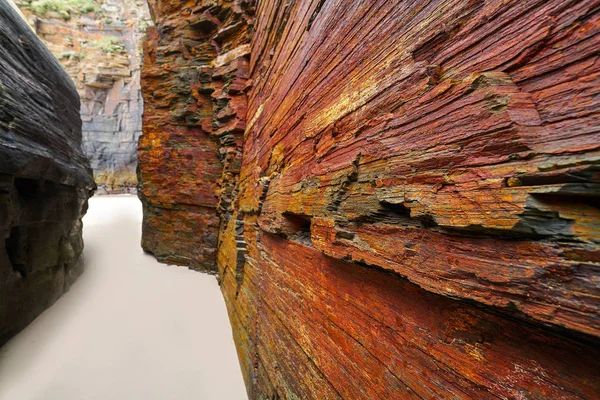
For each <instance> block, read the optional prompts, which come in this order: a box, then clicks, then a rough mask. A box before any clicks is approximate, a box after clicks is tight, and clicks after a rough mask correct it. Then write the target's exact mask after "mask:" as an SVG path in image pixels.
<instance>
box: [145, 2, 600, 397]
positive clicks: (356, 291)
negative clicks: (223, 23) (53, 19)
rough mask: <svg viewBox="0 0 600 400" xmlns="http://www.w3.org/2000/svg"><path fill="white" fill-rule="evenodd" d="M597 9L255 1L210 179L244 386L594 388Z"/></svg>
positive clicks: (252, 390)
mask: <svg viewBox="0 0 600 400" xmlns="http://www.w3.org/2000/svg"><path fill="white" fill-rule="evenodd" d="M208 3H211V4H214V3H220V2H207V4H208ZM234 4H236V5H238V3H237V2H234ZM239 5H246V2H240V3H239ZM206 7H207V8H206V10H213V9H214V8H211V7H209V6H208V5H207V6H206ZM212 7H217V6H214V5H213V6H212ZM221 7H222V6H221ZM597 7H598V4H596V3H595V2H593V1H570V2H564V1H536V2H518V1H511V2H505V1H496V0H491V1H486V2H475V1H447V2H440V1H435V2H429V3H423V2H415V3H407V2H390V1H383V0H382V1H372V0H369V1H358V0H357V1H342V0H330V1H317V0H313V1H302V2H295V1H292V2H289V1H281V0H261V1H259V2H258V3H257V4H256V15H255V23H254V29H253V30H252V34H251V38H250V43H251V47H250V50H249V51H250V63H249V66H248V77H249V78H250V79H249V81H248V82H246V91H247V93H248V96H247V113H246V119H245V120H244V119H243V118H241V117H240V115H241V112H240V113H236V114H235V117H233V119H231V121H235V124H236V125H237V126H238V127H239V129H243V124H245V134H244V143H243V157H242V164H241V170H240V172H239V178H238V177H236V172H237V170H236V169H232V172H231V173H230V174H229V175H228V176H229V177H230V179H229V180H228V181H227V182H228V183H227V185H225V186H222V187H227V188H228V189H227V190H223V189H221V191H220V192H219V191H218V189H217V191H215V193H218V194H217V195H218V196H219V201H220V202H221V204H232V205H233V206H232V207H221V208H220V212H221V214H220V217H221V222H220V224H221V230H220V233H219V241H218V244H217V252H218V254H217V263H218V267H219V278H220V280H221V285H222V289H223V293H224V296H225V299H226V302H227V305H228V309H229V314H230V318H231V321H232V325H233V329H234V333H235V339H236V344H237V346H238V352H239V355H240V362H241V365H242V370H243V372H244V375H245V378H246V383H247V385H248V392H249V394H250V397H251V398H302V399H310V398H314V399H335V398H345V399H362V398H364V399H379V398H381V399H406V398H461V399H471V398H532V399H534V398H563V399H571V398H596V397H598V396H600V376H599V375H600V374H599V372H598V371H600V342H599V340H598V336H599V335H600V317H599V315H600V314H599V311H600V302H599V301H598V298H599V295H600V289H599V283H598V262H599V260H600V259H599V254H600V252H599V247H598V242H599V238H600V235H599V232H598V229H599V227H600V215H599V211H598V196H599V193H600V192H599V190H598V188H599V186H598V181H599V177H598V172H597V171H598V156H599V153H598V148H599V147H600V134H599V132H598V129H597V126H599V121H598V110H599V105H598V104H599V103H598V93H599V89H598V88H599V87H600V85H599V83H600V79H599V72H600V65H599V64H598V62H597V49H598V47H599V46H600V39H598V38H600V35H598V34H599V33H600V23H599V22H600V21H599V19H600V14H598V12H597ZM182 8H183V9H184V10H182ZM220 10H221V11H222V10H223V8H221V9H220ZM172 12H173V13H179V15H180V16H181V15H190V13H188V12H187V11H186V10H185V7H181V6H179V5H173V8H172ZM191 14H193V15H197V14H198V13H191ZM249 14H251V12H249V11H248V9H246V11H245V12H244V14H243V15H246V16H247V15H249ZM203 15H206V14H203ZM210 15H213V16H217V15H218V18H222V15H231V14H227V12H223V13H219V14H217V13H212V11H211V14H210ZM237 15H242V14H237ZM194 18H195V17H194ZM234 20H235V19H234ZM242 20H243V19H242ZM244 21H247V20H244ZM192 24H193V23H192ZM215 24H216V23H215ZM217 25H218V24H217ZM231 25H232V26H235V22H233V23H231ZM174 31H175V32H177V30H176V29H175V30H174ZM243 35H246V32H243V33H242V34H240V35H239V36H235V37H236V39H234V40H233V42H234V43H235V44H236V45H240V44H241V43H243V42H244V39H243ZM246 40H248V39H246ZM170 43H172V47H175V46H176V43H180V42H175V41H171V42H170ZM229 51H230V50H229ZM244 54H245V52H244ZM207 57H208V58H209V59H212V60H213V61H212V62H214V60H216V59H219V58H218V55H217V56H214V55H212V56H207ZM211 57H213V58H211ZM214 57H216V58H214ZM246 59H247V58H246V56H244V57H242V58H238V60H240V62H244V63H245V61H246ZM244 77H245V76H244ZM225 86H227V85H225ZM241 87H242V85H241V84H240V89H239V90H240V91H243V90H244V89H241ZM165 88H166V86H165ZM171 92H172V91H171ZM214 93H218V92H213V95H212V97H213V98H214V97H215V94H214ZM165 96H168V94H165ZM240 97H243V96H242V95H241V94H240ZM229 102H230V103H233V100H229ZM238 102H239V103H240V104H241V103H243V102H244V100H243V99H237V98H236V103H238ZM194 105H195V104H194ZM240 109H241V108H240ZM215 115H216V114H215V113H212V114H211V115H210V116H208V117H205V118H199V119H198V120H197V122H196V126H200V125H203V124H205V123H208V121H209V120H211V121H214V120H215ZM221 115H224V114H221ZM236 138H237V139H238V140H239V137H238V136H236ZM184 140H186V141H187V140H190V138H189V137H188V136H186V137H185V139H184ZM236 143H239V141H236ZM157 147H158V148H160V146H157ZM231 154H236V153H235V152H232V153H231ZM235 157H238V156H237V155H236V156H235ZM198 160H200V163H197V164H196V168H199V167H198V166H197V165H198V164H202V165H203V167H202V168H205V165H207V164H206V163H203V162H202V161H201V160H202V159H200V158H199V159H198ZM229 165H231V164H229ZM186 171H187V170H186ZM186 171H182V172H181V173H182V174H185V173H187V172H186ZM223 176H225V175H223ZM149 178H151V179H156V178H155V177H154V175H152V174H150V175H149ZM165 179H169V178H166V177H165ZM170 179H178V178H177V176H175V177H171V178H170ZM196 182H200V183H201V184H202V185H205V187H208V185H209V182H208V181H205V180H203V179H198V178H196ZM213 182H216V181H213ZM236 182H239V184H237V185H236V184H235V183H236ZM172 190H173V192H174V194H173V195H172V198H170V199H167V198H166V197H165V200H163V201H164V202H165V203H168V204H175V203H176V201H174V199H177V197H176V196H177V195H176V194H175V193H177V192H178V190H177V189H176V188H172ZM181 221H183V219H182V220H181ZM181 223H183V222H180V224H181ZM185 223H188V222H185ZM173 226H179V225H177V223H174V224H173ZM209 231H210V232H214V230H206V231H205V230H203V231H202V232H209ZM206 234H208V233H206ZM196 243H197V246H199V247H202V242H201V241H197V242H196Z"/></svg>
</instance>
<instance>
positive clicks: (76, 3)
mask: <svg viewBox="0 0 600 400" xmlns="http://www.w3.org/2000/svg"><path fill="white" fill-rule="evenodd" d="M29 8H30V9H31V11H33V12H34V13H35V14H38V15H45V14H47V13H49V12H56V13H59V14H60V15H61V16H62V17H63V18H64V19H69V18H71V15H72V14H86V13H91V12H94V13H97V12H100V11H101V9H100V6H99V5H98V4H97V3H96V2H95V1H94V0H33V1H32V2H31V3H30V4H29Z"/></svg>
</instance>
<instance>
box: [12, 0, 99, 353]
mask: <svg viewBox="0 0 600 400" xmlns="http://www.w3.org/2000/svg"><path fill="white" fill-rule="evenodd" d="M0 54H2V61H1V62H0V232H1V234H2V238H3V239H2V241H0V345H1V344H3V343H4V342H6V340H8V339H9V338H10V337H11V336H12V335H14V334H15V333H17V332H18V331H19V330H21V329H22V328H24V327H25V326H26V325H27V324H29V322H31V321H32V320H33V319H34V318H35V317H36V316H37V315H38V314H39V313H41V312H42V311H43V310H44V309H45V308H47V307H49V306H50V305H51V304H52V303H53V302H54V301H56V300H57V299H58V297H60V296H61V295H62V294H63V293H64V292H65V291H66V290H68V288H69V285H70V284H71V283H72V282H73V280H74V279H75V278H76V277H77V276H78V275H79V274H80V273H81V270H82V269H81V268H82V267H81V264H80V255H81V251H82V249H83V240H82V237H81V229H82V225H81V217H82V216H83V214H85V212H86V210H87V199H88V197H89V196H90V195H91V193H92V190H93V189H94V182H93V180H92V172H91V169H90V167H89V162H88V160H87V159H86V158H85V156H84V154H83V152H82V150H81V119H80V117H79V98H78V96H77V92H76V90H75V88H74V86H73V84H72V82H71V81H70V79H69V77H68V75H67V74H66V73H65V72H64V70H63V69H62V68H61V66H60V64H59V63H58V61H56V59H55V58H54V57H53V56H52V54H51V53H50V52H49V51H48V49H47V48H46V47H45V46H44V45H43V44H42V42H41V41H40V40H39V39H38V38H37V37H36V36H35V33H34V32H33V31H32V30H31V29H30V28H29V27H28V26H27V24H26V23H25V21H24V20H22V19H21V17H20V16H19V15H18V13H17V10H16V8H13V7H12V6H11V4H10V3H8V2H7V1H5V0H2V1H0Z"/></svg>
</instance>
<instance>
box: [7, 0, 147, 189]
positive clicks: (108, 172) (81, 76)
mask: <svg viewBox="0 0 600 400" xmlns="http://www.w3.org/2000/svg"><path fill="white" fill-rule="evenodd" d="M39 3H40V2H39V1H36V0H19V1H18V5H19V7H20V8H21V10H22V11H23V13H24V14H25V15H26V16H27V19H28V21H29V23H30V25H31V26H32V27H33V28H34V29H35V31H36V33H37V34H38V36H39V37H40V38H42V40H43V42H44V43H45V44H46V45H47V46H48V48H49V49H50V50H51V51H52V53H53V54H54V55H55V56H56V57H57V58H58V59H59V61H60V62H61V64H62V65H63V67H64V68H65V69H66V70H67V72H68V73H69V75H70V76H71V78H72V79H73V82H74V83H75V86H76V87H77V91H78V93H79V95H80V97H81V118H82V122H83V149H84V151H85V154H86V155H87V156H88V158H89V159H90V162H91V166H92V168H93V170H94V179H95V181H96V183H97V184H98V192H99V193H100V194H102V193H123V192H135V191H136V185H137V177H136V168H137V155H136V153H137V141H138V138H139V136H140V135H141V131H142V112H143V101H142V95H141V87H140V72H141V64H142V45H141V43H142V37H143V35H144V31H145V29H146V27H147V26H148V25H149V24H150V23H151V20H150V14H149V11H148V8H147V5H146V3H145V1H141V0H88V3H82V4H83V5H82V6H81V8H80V9H78V8H75V7H74V6H64V8H65V10H59V11H53V10H52V9H50V10H47V9H46V8H43V7H40V5H39ZM58 3H60V1H59V2H58ZM86 7H90V9H91V11H90V12H86V11H87V10H88V8H86ZM92 7H93V8H92Z"/></svg>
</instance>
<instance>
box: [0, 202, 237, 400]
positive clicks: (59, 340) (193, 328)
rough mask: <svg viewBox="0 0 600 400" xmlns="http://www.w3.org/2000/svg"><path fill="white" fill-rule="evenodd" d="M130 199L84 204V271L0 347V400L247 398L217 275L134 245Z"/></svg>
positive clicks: (137, 221)
mask: <svg viewBox="0 0 600 400" xmlns="http://www.w3.org/2000/svg"><path fill="white" fill-rule="evenodd" d="M141 218H142V214H141V204H140V202H139V200H138V199H137V197H135V196H110V197H109V196H101V197H94V198H92V199H91V200H90V209H89V211H88V214H87V215H86V217H85V218H84V239H85V250H84V256H85V272H84V274H83V275H82V276H81V277H80V278H79V280H78V281H77V282H76V283H75V284H74V285H73V287H72V288H71V290H70V291H69V292H68V293H67V294H66V295H65V296H63V297H62V298H61V299H60V300H59V301H58V302H57V303H56V304H54V305H53V306H52V307H51V308H50V309H48V310H47V311H45V312H44V313H43V314H42V315H41V316H39V317H38V318H37V319H36V320H35V321H34V322H33V323H32V324H31V325H30V326H29V327H27V328H26V329H25V330H24V331H22V332H21V333H20V334H19V335H17V336H16V337H14V338H13V339H12V340H11V341H10V342H8V343H7V344H6V345H5V346H4V347H3V348H1V349H0V399H1V400H30V399H40V400H96V399H97V400H109V399H110V400H121V399H122V400H138V399H139V400H159V399H160V400H176V399H182V400H191V399H207V400H212V399H215V400H228V399H232V400H238V399H240V400H241V399H246V398H247V396H246V391H245V388H244V384H243V380H242V375H241V372H240V367H239V363H238V359H237V355H236V351H235V347H234V343H233V338H232V334H231V326H230V323H229V320H228V317H227V311H226V308H225V304H224V301H223V298H222V295H221V293H220V290H219V287H218V285H217V281H216V279H215V277H214V276H210V275H206V274H201V273H197V272H193V271H190V270H188V269H187V268H183V267H174V266H167V265H163V264H159V263H158V262H156V261H155V260H154V258H152V256H150V255H147V254H144V253H143V252H142V249H141V248H140V245H139V243H140V234H141V232H140V229H141Z"/></svg>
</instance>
